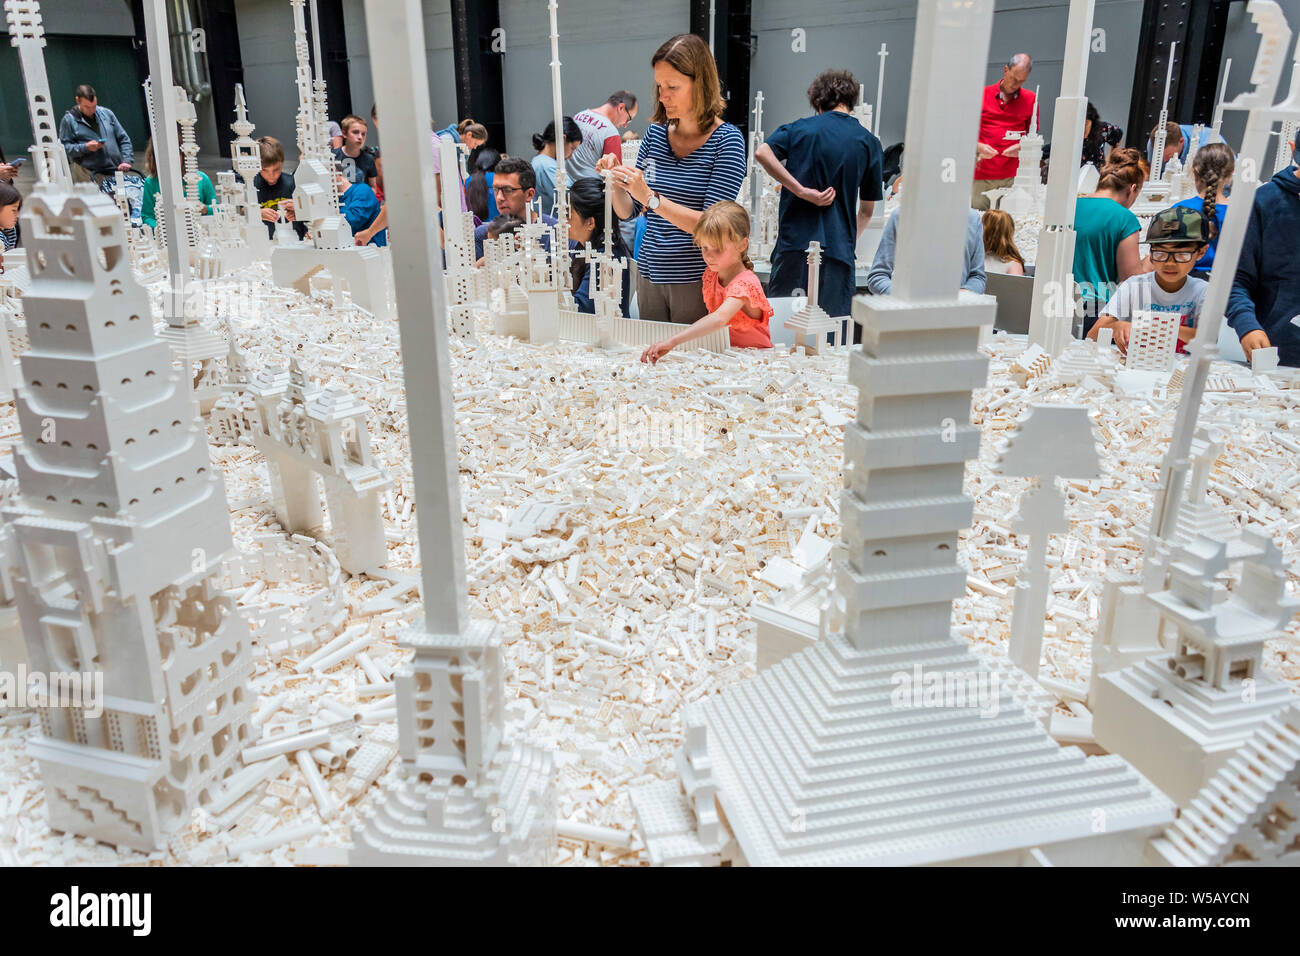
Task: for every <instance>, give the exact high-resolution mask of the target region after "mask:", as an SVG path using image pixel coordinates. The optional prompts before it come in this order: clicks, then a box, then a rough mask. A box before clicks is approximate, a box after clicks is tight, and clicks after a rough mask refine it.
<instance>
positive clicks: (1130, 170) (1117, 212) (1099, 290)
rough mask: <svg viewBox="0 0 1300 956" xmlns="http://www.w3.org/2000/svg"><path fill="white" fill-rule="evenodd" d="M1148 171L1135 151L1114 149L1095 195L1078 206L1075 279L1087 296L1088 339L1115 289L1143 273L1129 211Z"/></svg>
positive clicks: (1136, 227) (1134, 218) (1137, 229)
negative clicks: (1133, 276)
mask: <svg viewBox="0 0 1300 956" xmlns="http://www.w3.org/2000/svg"><path fill="white" fill-rule="evenodd" d="M1148 169H1149V167H1148V166H1147V164H1146V160H1145V159H1143V158H1142V154H1141V153H1139V152H1138V151H1137V150H1136V149H1131V148H1130V149H1116V150H1112V151H1111V154H1110V158H1109V159H1108V160H1107V161H1106V165H1105V166H1103V167H1102V169H1101V179H1100V180H1098V182H1097V191H1096V192H1095V193H1093V194H1092V195H1091V196H1081V197H1079V198H1078V199H1077V200H1075V204H1074V236H1075V238H1074V281H1075V282H1076V283H1077V284H1078V286H1079V291H1080V292H1081V293H1082V296H1083V315H1084V319H1083V334H1084V335H1087V334H1088V333H1089V332H1090V331H1092V327H1093V325H1094V324H1096V322H1097V316H1098V314H1099V312H1100V310H1101V308H1102V306H1104V305H1105V304H1106V303H1107V301H1109V299H1110V296H1111V293H1112V292H1114V291H1115V288H1116V286H1118V285H1119V284H1120V283H1121V282H1123V281H1124V280H1125V279H1127V278H1128V277H1129V276H1131V275H1135V274H1136V273H1138V272H1140V271H1141V268H1142V267H1141V257H1140V256H1139V255H1138V234H1139V233H1140V232H1141V231H1142V226H1141V224H1140V223H1139V222H1138V218H1137V216H1135V215H1133V213H1132V211H1131V210H1130V209H1129V207H1130V206H1132V205H1133V203H1134V202H1135V201H1136V200H1137V197H1138V193H1140V192H1141V191H1142V184H1143V183H1144V182H1145V181H1146V178H1147V170H1148Z"/></svg>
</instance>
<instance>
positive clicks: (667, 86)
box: [596, 33, 745, 325]
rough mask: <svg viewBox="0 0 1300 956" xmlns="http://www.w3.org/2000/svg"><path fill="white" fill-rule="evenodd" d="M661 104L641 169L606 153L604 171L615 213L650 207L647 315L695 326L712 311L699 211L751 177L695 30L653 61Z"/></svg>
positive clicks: (643, 266)
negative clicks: (705, 287) (609, 174)
mask: <svg viewBox="0 0 1300 956" xmlns="http://www.w3.org/2000/svg"><path fill="white" fill-rule="evenodd" d="M650 65H651V66H652V67H653V68H654V76H655V108H654V116H653V117H652V118H651V124H650V126H649V127H647V129H646V133H645V138H644V139H642V141H641V150H640V152H639V153H638V154H637V160H636V168H635V169H633V168H630V167H627V166H623V165H621V164H619V163H618V162H617V160H616V159H615V157H614V156H612V155H610V156H603V157H601V160H600V162H598V163H597V164H596V166H597V169H612V170H613V172H614V177H613V178H614V185H615V186H616V187H618V188H616V189H615V190H614V195H613V202H614V211H615V212H617V213H618V216H619V218H620V219H631V218H633V217H634V216H636V215H638V214H639V213H640V212H641V211H642V210H645V212H646V232H645V239H644V240H643V241H642V243H641V251H640V254H639V255H638V256H637V272H638V276H637V286H636V296H637V305H638V309H639V311H640V314H641V318H643V319H657V320H659V321H669V322H678V323H682V324H688V325H689V324H690V323H692V322H695V321H696V320H697V319H700V318H703V317H704V316H705V315H707V314H708V311H709V310H708V307H707V306H705V304H704V294H703V291H702V286H701V279H702V277H703V275H704V259H703V257H702V256H701V255H700V250H699V249H698V248H696V246H695V243H694V240H693V238H692V237H693V234H694V231H695V224H696V223H697V222H698V221H699V218H700V214H701V213H702V212H703V211H704V210H705V209H706V208H707V207H709V206H711V205H713V204H714V203H716V202H721V201H722V200H734V199H735V198H736V196H737V194H738V193H739V192H740V182H741V180H742V179H744V178H745V137H744V135H743V134H742V133H741V132H740V130H739V129H737V128H736V127H735V126H733V125H732V124H731V123H725V122H723V120H722V112H723V110H724V109H726V105H727V104H726V101H725V100H723V98H722V87H721V84H720V83H719V82H718V68H717V66H716V64H715V63H714V62H713V54H712V53H710V52H709V47H708V44H706V43H705V42H704V41H703V40H702V39H700V38H699V37H698V36H696V35H695V34H693V33H683V34H681V35H680V36H675V37H673V38H672V39H671V40H669V41H668V42H667V43H665V44H664V45H663V46H661V47H660V48H659V49H658V50H656V51H655V55H654V56H653V57H651V58H650Z"/></svg>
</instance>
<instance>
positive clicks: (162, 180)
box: [144, 0, 226, 414]
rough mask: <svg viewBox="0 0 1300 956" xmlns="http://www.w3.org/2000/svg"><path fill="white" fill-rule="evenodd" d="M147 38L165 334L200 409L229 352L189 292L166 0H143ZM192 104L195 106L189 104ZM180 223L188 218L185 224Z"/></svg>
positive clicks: (214, 395) (214, 390)
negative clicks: (165, 286)
mask: <svg viewBox="0 0 1300 956" xmlns="http://www.w3.org/2000/svg"><path fill="white" fill-rule="evenodd" d="M144 11H145V12H144V21H145V40H146V46H147V48H148V51H149V83H148V85H147V86H146V95H147V99H148V101H149V103H150V111H149V114H150V115H149V119H150V124H151V127H152V129H153V144H154V162H155V163H156V164H157V167H158V209H159V210H160V211H161V215H162V220H161V221H163V222H165V223H166V224H167V228H166V242H167V269H168V273H169V279H170V283H171V288H170V289H169V290H168V295H167V296H166V297H165V298H164V305H163V316H164V318H165V319H166V320H167V328H166V329H165V330H164V331H163V332H162V339H163V341H165V342H166V343H167V344H168V345H170V346H171V348H172V352H173V353H174V354H175V356H176V360H177V361H178V362H180V363H181V367H182V368H184V369H185V370H186V376H185V377H186V381H187V382H188V383H189V387H190V388H192V389H193V391H194V397H195V398H196V399H197V400H198V403H199V410H200V411H201V412H202V413H203V414H207V412H208V409H210V408H211V407H212V404H213V403H214V402H215V401H216V400H217V399H218V398H219V397H220V396H221V373H220V369H219V367H218V361H217V360H218V359H220V358H221V357H222V356H223V355H225V354H226V343H225V342H223V341H222V340H221V336H219V335H217V334H215V333H213V332H210V331H208V330H207V329H205V328H204V327H203V326H202V325H201V324H200V323H199V319H198V315H197V314H196V313H195V309H196V308H197V305H198V301H199V300H198V297H197V296H193V295H189V294H187V293H186V291H185V290H186V286H187V285H188V284H189V283H190V281H191V275H190V252H191V251H192V249H193V246H192V245H190V244H188V242H187V237H190V238H193V230H192V228H191V227H190V226H189V225H188V217H189V215H190V212H191V211H192V210H191V209H190V207H188V206H187V205H186V200H185V196H184V194H183V192H182V189H181V176H180V171H179V169H178V168H177V157H179V156H180V155H181V151H180V144H179V142H178V140H177V136H176V126H177V123H178V122H179V115H178V107H179V105H180V103H182V102H186V103H188V101H187V100H185V96H184V92H183V91H182V92H181V93H180V94H179V96H178V95H177V94H176V90H177V89H178V87H175V86H174V85H173V83H172V66H171V45H170V43H169V42H168V39H167V38H168V36H169V33H168V29H167V11H166V7H165V4H164V2H163V0H145V3H144ZM191 108H192V107H191ZM177 224H186V225H185V226H184V227H183V228H181V227H179V226H177Z"/></svg>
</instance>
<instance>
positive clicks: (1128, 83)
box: [750, 0, 1300, 145]
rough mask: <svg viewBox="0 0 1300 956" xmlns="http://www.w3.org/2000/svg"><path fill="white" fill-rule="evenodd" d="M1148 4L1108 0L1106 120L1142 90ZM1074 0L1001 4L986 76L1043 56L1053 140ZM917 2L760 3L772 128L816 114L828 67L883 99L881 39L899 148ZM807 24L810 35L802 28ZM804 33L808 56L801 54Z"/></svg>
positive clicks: (890, 119)
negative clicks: (817, 87) (1139, 73)
mask: <svg viewBox="0 0 1300 956" xmlns="http://www.w3.org/2000/svg"><path fill="white" fill-rule="evenodd" d="M1297 2H1300V0H1297ZM1141 12H1142V2H1141V0H1099V2H1098V3H1097V7H1096V12H1095V14H1094V27H1095V28H1098V29H1101V30H1103V31H1104V34H1103V35H1102V36H1101V37H1100V40H1101V43H1099V45H1101V44H1102V43H1104V46H1105V50H1104V52H1094V53H1093V54H1092V56H1091V59H1090V61H1089V68H1088V87H1087V90H1088V96H1089V97H1090V98H1091V99H1092V101H1093V103H1094V104H1095V105H1096V106H1097V108H1098V109H1099V110H1100V111H1101V115H1102V116H1103V117H1104V118H1107V119H1110V120H1112V121H1114V122H1118V123H1119V124H1120V125H1123V124H1124V122H1125V120H1124V117H1125V116H1127V114H1128V104H1129V97H1130V94H1131V92H1132V88H1133V73H1134V69H1133V67H1134V59H1135V57H1136V55H1137V41H1138V36H1137V31H1138V24H1139V22H1140V17H1141ZM1068 16H1069V4H1068V2H1067V0H999V3H998V4H997V10H996V13H995V15H994V19H993V39H992V42H991V44H990V49H989V64H988V70H987V75H986V82H988V83H992V82H995V81H996V80H997V79H998V77H1000V76H1001V75H1002V64H1003V63H1004V62H1005V61H1006V59H1007V58H1008V57H1009V56H1011V55H1012V54H1013V53H1018V52H1026V53H1028V54H1030V55H1031V56H1032V57H1033V58H1034V70H1033V73H1032V74H1031V75H1030V78H1029V86H1030V87H1038V90H1039V95H1040V97H1041V106H1040V110H1039V111H1040V116H1039V124H1040V126H1041V128H1042V130H1043V131H1044V135H1046V136H1048V137H1049V138H1050V134H1051V127H1052V116H1053V113H1054V105H1055V100H1056V97H1057V96H1058V95H1060V88H1061V62H1062V59H1063V57H1064V51H1065V28H1066V22H1067V20H1068ZM915 27H916V5H915V3H900V2H896V0H805V2H801V3H798V4H788V3H781V2H779V0H758V2H756V3H755V4H754V12H753V32H754V33H756V34H757V35H758V45H757V50H756V52H755V55H754V59H753V64H752V79H751V81H750V87H751V89H752V90H760V89H761V90H762V91H763V98H764V100H765V106H764V121H763V126H764V129H765V130H766V131H767V132H771V131H772V130H773V129H775V128H776V127H777V126H779V125H780V124H781V123H784V122H788V121H789V120H791V119H795V118H797V117H799V116H806V115H808V113H809V112H811V110H810V108H809V106H808V99H807V95H806V91H807V89H808V84H809V83H810V82H811V81H812V79H813V77H815V76H816V75H817V74H818V73H820V72H821V71H822V70H824V69H827V68H830V67H841V68H844V69H848V70H851V71H852V72H853V73H854V75H855V76H856V77H857V79H858V82H859V83H863V84H865V86H866V99H867V102H868V103H871V104H872V105H873V106H875V104H876V98H877V97H876V90H877V79H878V75H879V66H880V58H879V56H878V55H877V51H879V49H880V45H881V43H884V44H886V45H887V46H888V49H889V55H888V56H886V57H885V89H884V112H883V114H882V115H881V116H880V117H879V120H878V122H879V124H880V125H879V129H880V138H881V140H882V141H883V142H884V143H885V145H889V144H890V143H896V142H898V141H900V140H901V139H902V138H903V133H904V130H905V128H906V124H907V90H908V86H909V84H910V82H911V69H912V37H913V33H914V31H915ZM796 30H802V31H803V34H802V37H800V36H799V35H798V34H796V33H794V31H796ZM801 39H802V42H803V45H804V47H805V52H795V46H796V45H797V42H798V41H799V40H801Z"/></svg>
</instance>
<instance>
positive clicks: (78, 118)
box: [59, 83, 135, 182]
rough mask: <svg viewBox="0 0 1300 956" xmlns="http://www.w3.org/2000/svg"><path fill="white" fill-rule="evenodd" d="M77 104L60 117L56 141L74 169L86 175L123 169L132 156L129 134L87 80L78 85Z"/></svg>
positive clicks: (108, 173)
mask: <svg viewBox="0 0 1300 956" xmlns="http://www.w3.org/2000/svg"><path fill="white" fill-rule="evenodd" d="M75 99H76V105H75V106H74V107H73V108H72V109H70V110H68V111H67V112H66V113H64V114H63V118H62V119H61V120H59V142H61V143H62V144H63V148H64V149H66V150H67V151H68V161H69V162H70V163H72V164H73V168H74V170H75V169H76V168H77V167H80V169H81V170H84V172H85V173H86V174H88V175H84V176H83V177H82V181H83V182H84V181H85V180H86V179H87V178H93V177H94V176H96V175H99V176H112V175H113V174H114V173H115V172H117V171H118V170H119V169H120V170H122V171H123V172H126V171H127V170H128V169H130V168H131V163H132V160H134V159H135V151H134V150H133V149H132V147H131V137H130V136H128V135H127V134H126V130H125V129H123V128H122V123H121V121H120V120H118V118H117V117H116V116H115V115H114V114H113V111H112V110H110V109H109V108H108V107H106V106H100V105H99V100H98V97H97V96H96V93H95V88H94V87H93V86H91V85H90V84H89V83H83V84H81V85H80V86H79V87H77V93H76V96H75Z"/></svg>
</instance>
